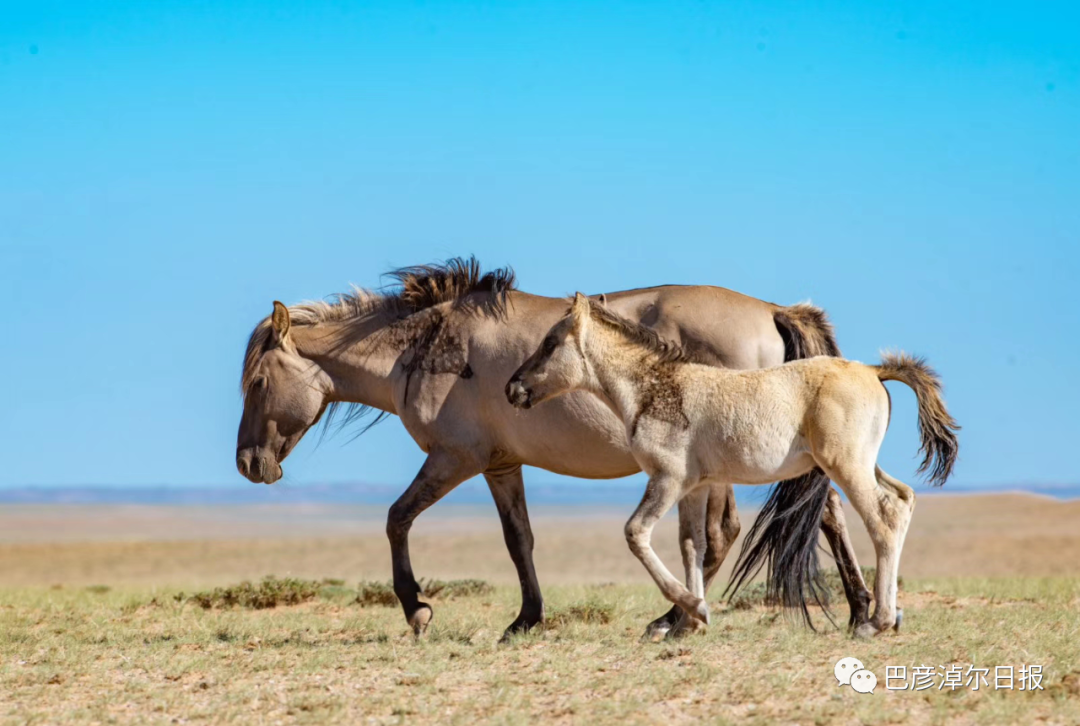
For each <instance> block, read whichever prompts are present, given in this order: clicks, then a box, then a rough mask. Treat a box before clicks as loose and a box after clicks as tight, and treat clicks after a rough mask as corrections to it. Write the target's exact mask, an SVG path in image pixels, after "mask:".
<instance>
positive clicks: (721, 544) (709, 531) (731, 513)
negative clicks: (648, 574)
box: [641, 484, 741, 642]
mask: <svg viewBox="0 0 1080 726" xmlns="http://www.w3.org/2000/svg"><path fill="white" fill-rule="evenodd" d="M706 491H708V493H709V503H708V509H707V512H706V525H705V535H706V537H705V540H706V547H705V563H704V569H705V592H706V593H708V592H709V587H710V586H711V585H712V582H713V580H714V579H716V575H717V573H718V572H720V566H721V565H722V564H724V559H725V558H726V557H727V554H728V552H729V551H730V550H731V546H732V545H733V544H734V543H735V540H736V538H738V536H739V531H740V529H741V525H740V523H739V512H738V510H737V509H736V508H735V490H734V489H733V488H732V486H731V485H730V484H711V485H709V486H708V488H707V490H706ZM679 511H680V512H681V511H682V509H681V508H680V510H679ZM690 536H692V535H691V534H690V532H689V531H688V530H686V529H685V528H684V527H683V518H682V517H681V516H680V517H679V541H680V542H685V541H686V539H687V537H690ZM683 564H684V565H685V564H686V562H685V560H684V562H683ZM685 616H686V611H685V610H683V609H682V608H681V607H679V606H678V605H673V606H672V607H671V610H668V611H667V612H666V613H664V614H663V615H661V616H660V617H658V618H657V619H656V620H654V621H652V622H651V623H649V625H648V626H647V627H646V628H645V634H644V635H642V636H641V638H642V640H651V641H654V642H655V641H659V640H661V639H662V638H663V637H664V636H665V635H668V634H669V633H670V634H671V635H673V636H675V635H678V632H677V629H676V631H672V628H675V627H676V624H677V623H680V622H681V623H687V619H686V617H685ZM693 622H697V621H693Z"/></svg>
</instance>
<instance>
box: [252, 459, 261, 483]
mask: <svg viewBox="0 0 1080 726" xmlns="http://www.w3.org/2000/svg"><path fill="white" fill-rule="evenodd" d="M251 475H252V476H253V477H255V478H256V479H261V478H262V475H263V460H262V457H261V456H256V457H255V459H254V461H252V462H251Z"/></svg>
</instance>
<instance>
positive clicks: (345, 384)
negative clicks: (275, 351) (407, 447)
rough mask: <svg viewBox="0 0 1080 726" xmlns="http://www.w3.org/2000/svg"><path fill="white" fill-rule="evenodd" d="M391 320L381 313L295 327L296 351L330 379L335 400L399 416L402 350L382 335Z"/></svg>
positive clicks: (292, 334) (293, 335) (294, 340)
mask: <svg viewBox="0 0 1080 726" xmlns="http://www.w3.org/2000/svg"><path fill="white" fill-rule="evenodd" d="M392 320H393V318H392V317H391V316H390V315H388V314H381V313H380V314H376V315H373V316H371V317H370V318H368V319H366V320H364V321H360V322H357V321H346V322H331V323H319V324H317V325H313V326H310V327H299V328H297V327H294V328H293V331H292V332H291V333H290V335H291V336H292V338H293V342H294V344H295V345H296V348H297V352H299V353H300V355H302V356H303V357H305V358H309V359H311V360H312V361H314V362H315V363H316V364H318V366H319V367H320V368H322V370H323V371H324V372H325V373H326V374H327V375H328V376H329V377H330V380H331V381H332V384H333V392H332V394H331V398H332V399H333V400H334V401H339V402H341V403H358V404H362V405H364V406H371V407H373V408H377V409H379V410H381V411H386V412H388V413H396V410H395V406H394V395H393V391H394V379H393V374H394V365H395V363H396V361H397V359H398V358H399V357H400V355H401V350H400V349H398V347H397V346H395V345H393V342H392V341H391V340H390V339H389V337H390V336H386V335H381V333H382V332H383V331H385V329H386V327H387V326H388V325H389V324H390V323H391V322H392Z"/></svg>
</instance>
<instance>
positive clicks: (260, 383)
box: [252, 376, 266, 391]
mask: <svg viewBox="0 0 1080 726" xmlns="http://www.w3.org/2000/svg"><path fill="white" fill-rule="evenodd" d="M252 387H253V388H254V389H255V390H256V391H261V390H262V389H264V388H266V376H259V377H258V378H256V379H255V382H254V383H253V384H252Z"/></svg>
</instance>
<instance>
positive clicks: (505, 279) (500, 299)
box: [240, 256, 517, 433]
mask: <svg viewBox="0 0 1080 726" xmlns="http://www.w3.org/2000/svg"><path fill="white" fill-rule="evenodd" d="M385 276H386V277H389V278H390V279H392V280H393V281H394V283H396V284H393V285H391V286H390V287H387V288H384V289H382V290H366V289H364V288H361V287H354V288H353V289H352V290H351V291H349V292H345V293H338V294H337V295H332V296H330V298H329V299H327V300H314V301H308V302H303V303H300V304H298V305H292V306H290V307H289V318H290V322H291V324H292V325H293V326H297V327H310V326H314V325H318V324H319V323H337V322H349V321H353V320H363V319H366V318H368V317H369V316H371V315H374V314H377V313H390V314H392V315H395V316H398V317H401V318H405V317H408V316H409V315H412V314H413V313H417V312H420V311H421V310H426V309H428V308H432V307H435V306H436V305H441V304H442V303H453V304H455V305H461V306H472V307H474V308H476V309H478V310H480V311H482V312H486V313H491V314H495V315H500V314H502V313H504V312H505V311H506V303H507V300H508V296H509V294H510V292H512V291H514V290H516V289H517V278H516V276H515V274H514V270H513V268H511V267H499V268H496V269H494V270H490V271H488V272H484V271H483V269H482V268H481V266H480V261H479V260H477V259H476V257H475V256H469V257H454V258H451V259H449V260H446V261H445V262H443V263H441V264H430V265H413V266H411V267H402V268H399V269H397V270H391V271H390V272H387V273H386V274H385ZM271 330H272V326H271V322H270V317H269V316H267V317H266V318H264V319H263V320H262V321H260V322H259V324H258V325H256V326H255V329H254V330H253V331H251V337H250V338H248V344H247V351H246V352H245V354H244V368H243V371H242V373H241V376H240V392H241V393H242V394H244V395H245V396H246V395H247V391H248V389H249V388H250V386H251V383H252V381H254V379H255V370H256V368H257V367H258V364H259V359H260V358H262V355H263V354H264V353H265V352H266V351H267V349H268V347H269V345H270V341H271V339H272V334H271ZM341 406H344V407H345V408H346V409H347V412H346V413H345V415H344V417H343V418H342V420H341V425H342V426H344V425H347V424H348V423H350V422H352V421H356V420H357V419H359V418H362V417H363V416H365V415H366V414H368V413H369V412H370V411H371V409H370V408H369V407H368V406H364V405H362V404H353V403H349V404H339V403H331V404H330V405H329V407H328V409H327V411H326V415H325V418H324V419H323V421H324V424H325V425H326V426H327V427H328V426H329V425H330V422H331V421H332V420H333V419H334V416H335V414H336V413H337V411H338V409H339V408H340V407H341ZM385 415H386V414H385V413H380V414H379V416H378V417H376V419H375V420H374V421H372V422H371V424H369V425H368V426H367V427H365V428H364V429H363V430H362V431H361V432H360V433H363V432H364V431H366V430H367V429H368V428H370V427H371V426H373V425H374V424H376V423H378V422H379V421H380V420H382V419H383V418H384V417H385Z"/></svg>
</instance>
